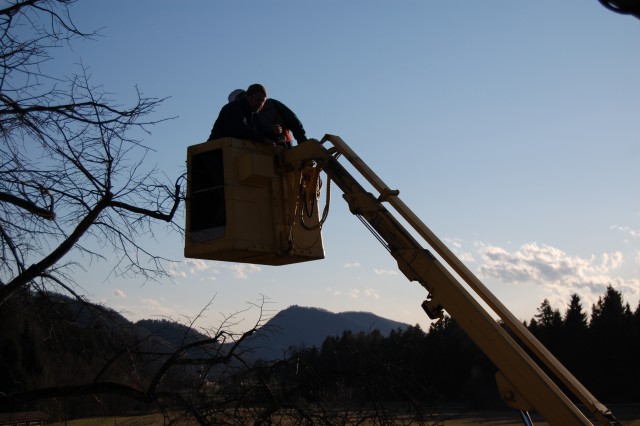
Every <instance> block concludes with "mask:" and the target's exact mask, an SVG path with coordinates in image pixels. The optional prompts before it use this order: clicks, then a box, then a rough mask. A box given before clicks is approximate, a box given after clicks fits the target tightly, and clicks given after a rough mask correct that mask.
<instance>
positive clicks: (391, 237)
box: [281, 135, 620, 426]
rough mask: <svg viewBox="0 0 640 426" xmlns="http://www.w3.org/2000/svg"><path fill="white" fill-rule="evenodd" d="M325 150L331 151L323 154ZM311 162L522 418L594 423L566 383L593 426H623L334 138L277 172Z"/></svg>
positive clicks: (284, 159) (304, 150)
mask: <svg viewBox="0 0 640 426" xmlns="http://www.w3.org/2000/svg"><path fill="white" fill-rule="evenodd" d="M325 144H327V145H329V144H331V145H332V147H330V148H326V147H325ZM334 154H341V155H343V156H344V157H346V158H347V160H348V161H349V162H350V163H351V164H352V165H353V167H355V169H356V170H357V171H358V172H359V173H360V174H361V175H362V176H363V177H364V178H365V179H366V180H367V181H368V182H369V184H370V185H371V186H373V188H375V190H376V191H377V192H378V195H377V196H376V195H374V194H372V193H370V192H367V191H366V190H365V189H364V188H363V186H362V185H361V184H360V183H359V182H358V181H357V180H356V179H354V177H353V176H352V175H351V174H350V173H349V172H348V171H347V170H346V169H345V167H343V166H342V164H340V162H338V160H337V158H336V156H335V155H334ZM310 160H313V161H315V162H316V164H317V166H318V167H319V168H321V169H322V170H323V171H324V172H325V173H326V174H327V176H328V177H329V178H330V179H331V180H333V181H334V182H335V184H336V185H338V187H339V188H340V189H341V190H342V191H343V193H344V195H343V197H344V199H345V200H346V202H347V203H348V205H349V208H350V210H351V212H352V213H353V214H354V215H356V216H358V217H360V218H361V220H363V221H364V222H366V224H368V226H369V227H370V228H371V229H372V230H374V231H375V232H376V233H377V237H378V239H379V240H380V241H381V242H382V243H383V244H384V245H385V247H386V248H387V250H388V251H389V252H390V253H391V255H392V256H393V257H394V258H395V259H396V261H397V262H398V266H399V268H400V270H401V271H402V273H403V274H404V275H405V276H406V277H407V278H408V279H409V280H411V281H417V282H419V283H420V284H421V285H422V286H423V287H424V288H425V289H426V290H427V292H428V297H427V300H426V301H425V302H424V303H423V308H424V309H425V311H426V312H427V314H428V315H429V316H430V317H431V318H432V319H436V318H441V317H442V316H443V314H444V311H445V310H446V312H447V313H448V314H449V315H450V316H451V317H452V318H453V319H454V320H455V321H456V322H457V323H458V324H459V325H460V327H462V329H463V330H464V331H465V332H466V333H467V335H468V336H469V337H470V338H471V339H472V340H473V341H474V342H475V343H476V344H477V345H478V347H479V348H480V349H481V350H482V351H483V352H484V353H485V354H486V355H487V357H488V358H489V359H490V360H491V361H492V362H493V363H494V364H495V365H496V367H497V368H498V370H499V371H498V373H497V377H496V379H497V383H498V388H499V391H500V394H501V396H502V398H503V399H504V400H505V401H506V403H507V404H508V405H510V406H512V407H514V408H517V409H519V410H521V411H522V412H526V411H529V410H535V411H536V412H538V413H539V414H540V415H542V416H543V417H544V418H545V419H546V420H547V421H548V422H549V423H550V424H552V425H562V426H568V425H592V424H593V423H592V422H591V420H590V419H589V418H588V417H587V415H586V414H585V413H583V412H582V411H581V410H580V409H578V407H577V406H576V405H575V404H574V403H573V402H572V401H571V399H570V397H569V396H567V395H566V394H565V393H564V392H563V391H562V390H561V389H560V387H559V385H558V384H557V383H556V382H555V381H554V380H557V381H559V383H561V384H562V385H564V387H566V388H567V389H568V390H569V392H570V393H571V394H572V395H573V396H574V397H576V398H577V399H578V400H579V401H580V402H581V403H582V404H584V406H585V407H586V409H587V410H588V412H589V414H590V415H591V416H593V418H594V419H595V421H596V422H597V424H602V425H620V423H619V422H618V421H617V420H616V419H615V417H614V416H613V414H612V413H611V412H610V411H609V410H608V409H607V407H605V406H604V405H603V404H602V403H600V402H599V401H598V400H597V399H596V398H595V397H594V396H593V395H591V393H589V391H588V390H587V389H586V388H585V387H584V386H583V385H582V384H581V383H580V382H579V381H578V380H577V379H576V378H575V377H574V376H573V375H572V374H571V373H570V372H569V371H568V370H567V369H566V368H565V367H564V366H563V365H562V364H561V363H560V362H559V361H558V360H557V359H556V358H555V357H554V356H553V355H552V354H551V353H550V352H549V351H548V350H547V349H546V348H545V347H544V346H543V345H542V344H541V343H540V342H539V341H538V340H537V339H536V338H535V337H534V336H533V335H532V334H531V333H530V332H529V330H528V329H527V328H526V327H525V326H524V325H523V324H522V323H521V322H520V321H518V320H517V318H515V316H514V315H513V314H512V313H511V312H509V310H508V309H507V308H506V307H505V306H504V305H503V304H502V303H501V302H500V301H499V300H498V299H497V298H496V297H495V296H494V295H493V294H492V293H491V292H490V291H489V289H488V288H487V287H485V286H484V285H483V284H482V283H481V282H480V280H479V279H478V278H477V277H475V276H474V275H473V273H472V272H471V271H470V270H469V269H468V268H467V267H466V266H464V264H463V263H462V262H461V261H460V260H459V259H458V258H457V257H456V256H455V255H454V254H453V253H452V252H451V251H450V250H449V249H448V248H447V247H446V246H445V245H444V244H443V243H442V241H440V240H439V239H438V238H437V237H436V236H435V235H434V234H433V232H431V230H429V228H428V227H427V226H426V225H425V224H424V223H422V221H421V220H420V219H419V218H418V217H417V216H416V215H415V214H413V212H411V210H410V209H409V208H408V207H407V206H406V205H405V204H404V203H403V202H402V201H401V200H400V198H399V197H398V194H399V192H398V191H396V190H391V189H390V188H389V187H388V186H387V185H386V184H385V183H384V182H383V181H382V180H381V179H380V178H379V177H378V176H376V174H375V173H373V171H372V170H371V169H369V167H367V165H366V164H365V163H364V162H363V161H362V160H361V159H360V158H359V157H358V156H357V155H356V154H355V152H353V151H352V150H351V149H350V148H349V146H347V144H346V143H345V142H344V141H343V140H342V139H341V138H339V137H337V136H333V135H326V136H325V137H324V138H323V139H322V141H320V142H318V141H307V142H303V143H302V144H300V145H298V146H297V147H295V148H293V149H290V150H286V151H283V152H282V156H281V166H282V167H283V168H285V169H287V168H289V169H291V168H294V169H295V168H301V167H303V166H304V165H305V164H307V163H308V161H310ZM385 205H390V206H391V207H393V209H394V210H395V211H396V213H397V214H399V215H400V216H401V217H402V218H403V219H404V221H405V222H406V223H408V224H409V226H410V227H411V228H413V230H414V231H416V232H417V233H418V235H420V236H421V237H422V238H424V240H425V242H426V243H427V244H428V246H430V247H431V248H432V249H433V250H434V251H435V252H436V253H437V254H438V255H439V256H440V257H441V258H442V259H443V260H444V261H445V262H446V263H447V264H448V266H449V267H450V268H451V270H453V271H454V272H455V273H456V274H457V275H458V276H459V277H460V278H461V279H462V280H463V281H464V282H466V284H467V285H468V287H469V288H470V289H471V290H472V291H473V292H475V294H476V295H477V296H479V297H480V299H481V300H482V301H484V302H485V303H486V304H487V305H488V306H489V307H490V308H491V309H492V310H493V311H494V312H495V314H497V315H498V317H499V318H500V320H502V321H503V322H504V326H505V327H506V328H508V329H509V330H510V331H511V332H512V333H513V334H514V335H515V336H517V338H518V339H520V340H521V341H522V342H523V344H524V345H525V346H526V347H527V348H528V349H529V350H530V351H531V352H532V353H533V354H534V355H535V357H536V358H537V359H538V360H539V362H540V363H541V364H542V365H543V366H544V367H545V368H546V369H547V370H548V371H549V372H550V373H551V374H552V375H553V376H554V377H555V379H554V380H552V379H551V378H550V377H549V376H548V375H547V374H545V372H544V371H543V370H542V368H541V366H540V365H538V363H536V362H535V361H534V360H533V359H532V358H531V357H530V356H529V355H528V354H527V352H526V351H525V349H524V347H522V346H521V345H520V344H519V343H518V341H517V340H516V338H514V337H513V336H512V335H510V334H509V333H508V332H507V330H505V328H504V327H503V326H502V325H501V324H499V323H498V322H497V321H496V320H494V319H493V317H492V315H491V314H490V313H489V312H488V311H487V310H486V309H485V308H484V307H483V306H482V305H481V304H480V302H479V301H478V300H476V298H475V297H474V296H472V294H471V293H470V292H469V291H468V290H467V288H466V287H465V286H463V284H462V283H461V282H460V281H459V279H458V278H457V277H456V276H455V275H454V274H453V273H452V272H450V270H449V269H447V268H446V267H445V266H444V265H443V264H442V263H441V262H440V261H439V260H438V259H437V258H436V257H435V256H434V255H433V254H432V253H431V252H430V251H429V250H427V249H425V248H424V247H423V246H422V245H421V244H420V243H419V242H418V241H417V240H416V239H415V238H414V237H413V236H412V234H411V233H410V232H409V231H408V230H407V229H406V228H405V227H404V226H403V225H402V224H401V223H400V222H399V220H398V219H397V218H396V217H395V216H394V215H393V214H392V213H391V212H390V211H389V210H388V209H387V208H386V207H385Z"/></svg>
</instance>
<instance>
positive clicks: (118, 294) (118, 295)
mask: <svg viewBox="0 0 640 426" xmlns="http://www.w3.org/2000/svg"><path fill="white" fill-rule="evenodd" d="M113 294H114V295H115V296H116V297H122V298H126V297H127V293H125V292H124V291H122V290H120V289H119V288H117V289H115V290H114V291H113Z"/></svg>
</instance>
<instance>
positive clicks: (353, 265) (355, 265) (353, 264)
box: [344, 260, 360, 268]
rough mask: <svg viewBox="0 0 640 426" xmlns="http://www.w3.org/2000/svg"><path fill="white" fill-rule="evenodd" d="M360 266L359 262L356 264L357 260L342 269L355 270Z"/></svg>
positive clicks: (346, 264)
mask: <svg viewBox="0 0 640 426" xmlns="http://www.w3.org/2000/svg"><path fill="white" fill-rule="evenodd" d="M359 266H360V262H358V261H357V260H356V261H355V262H350V263H345V264H344V267H345V268H357V267H359Z"/></svg>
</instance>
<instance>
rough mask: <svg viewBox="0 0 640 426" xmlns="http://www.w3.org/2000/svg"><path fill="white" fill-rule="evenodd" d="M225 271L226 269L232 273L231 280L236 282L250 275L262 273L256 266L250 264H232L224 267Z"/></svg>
mask: <svg viewBox="0 0 640 426" xmlns="http://www.w3.org/2000/svg"><path fill="white" fill-rule="evenodd" d="M224 268H225V269H228V270H230V271H232V272H233V278H235V279H238V280H244V279H246V278H247V277H248V276H249V275H250V274H256V273H258V272H260V271H262V268H260V267H259V266H258V265H254V264H250V263H233V264H229V265H225V266H224Z"/></svg>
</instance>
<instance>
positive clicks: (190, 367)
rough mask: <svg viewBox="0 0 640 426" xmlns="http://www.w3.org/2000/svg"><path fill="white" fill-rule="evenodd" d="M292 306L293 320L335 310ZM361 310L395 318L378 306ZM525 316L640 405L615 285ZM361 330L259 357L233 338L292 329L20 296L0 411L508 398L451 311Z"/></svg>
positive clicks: (600, 392) (6, 321) (593, 377)
mask: <svg viewBox="0 0 640 426" xmlns="http://www.w3.org/2000/svg"><path fill="white" fill-rule="evenodd" d="M286 311H287V312H288V313H289V314H288V315H287V316H289V317H290V318H291V319H294V318H295V320H296V321H305V318H306V320H308V321H312V319H313V318H316V319H317V316H318V315H320V316H321V317H323V318H324V317H325V316H326V315H329V314H330V313H328V312H326V311H322V310H318V309H312V308H300V307H292V308H290V309H289V310H286ZM292 312H295V315H293V314H292ZM303 314H305V315H307V316H306V317H305V316H304V315H303ZM301 315H302V316H301ZM334 315H336V314H331V315H329V317H331V318H334V319H336V318H339V317H340V316H334ZM347 316H349V315H347ZM351 317H353V315H352V316H351ZM356 317H358V318H361V319H362V318H367V319H368V320H371V319H372V318H373V319H376V321H380V323H381V324H385V326H389V324H394V323H393V322H386V320H384V319H381V318H379V317H375V316H374V315H372V314H366V313H362V314H358V315H356ZM275 318H278V316H277V315H276V317H275ZM351 319H353V318H351ZM276 323H278V322H276ZM347 323H348V322H347ZM267 324H268V322H267ZM278 324H281V325H282V322H279V323H278ZM271 325H273V324H271ZM309 325H311V324H310V323H309ZM525 325H527V327H528V328H529V329H530V330H531V331H532V332H533V333H534V334H535V335H537V336H538V337H539V338H540V339H541V341H542V342H543V343H544V344H545V345H546V346H547V347H548V348H549V349H550V350H551V351H552V352H553V353H554V354H556V356H557V357H558V358H559V359H560V360H561V361H562V362H563V363H565V365H566V366H567V367H568V368H569V370H571V371H572V372H573V373H574V374H575V375H576V376H577V378H578V379H579V380H581V381H582V382H583V383H584V384H585V385H586V386H587V388H588V389H589V390H590V391H591V392H592V393H593V394H594V395H595V396H596V397H597V398H598V399H600V400H601V401H604V402H607V403H611V402H624V403H629V402H636V403H637V402H640V388H639V387H638V386H637V383H640V365H639V364H638V362H637V359H640V339H639V336H640V306H639V307H638V308H636V309H635V310H632V309H631V307H630V306H629V305H628V304H626V303H625V302H624V301H623V300H622V296H621V294H620V293H619V292H617V291H616V290H615V289H613V288H612V287H608V288H607V290H606V292H605V293H604V294H603V295H602V296H601V297H600V298H599V300H598V301H597V303H596V304H594V305H593V306H592V307H591V312H590V313H587V311H586V310H585V308H584V307H583V306H582V302H581V300H580V297H579V296H578V295H575V294H574V295H573V296H572V297H571V299H570V300H569V301H568V303H567V308H566V309H565V311H564V312H561V311H560V310H559V309H557V308H554V307H552V306H551V305H550V304H549V302H548V301H547V300H544V301H543V302H542V303H541V304H540V306H539V307H538V310H537V314H536V315H535V316H534V318H531V319H530V321H528V322H527V323H526V324H525ZM333 326H335V324H333ZM360 327H361V328H360V329H359V330H358V329H356V330H355V331H354V330H350V329H348V327H347V328H345V329H344V330H343V331H341V332H340V333H335V332H334V331H331V332H327V336H326V337H325V338H324V340H323V341H322V343H321V344H318V345H308V346H305V345H301V346H298V347H296V348H290V350H289V351H286V356H285V357H280V358H279V359H278V360H275V361H270V360H268V359H266V360H265V359H262V360H258V361H255V360H256V359H257V358H259V357H256V356H255V351H254V353H253V354H251V352H252V350H251V349H248V352H247V350H246V348H245V349H243V350H242V351H240V350H239V349H238V347H235V346H234V342H240V343H241V342H242V341H243V340H245V343H246V342H247V341H248V342H249V343H248V344H247V347H251V346H252V343H251V341H250V339H249V338H250V337H252V336H255V335H258V336H261V337H260V339H259V342H261V343H260V344H261V345H262V346H264V345H268V344H269V339H268V337H269V336H270V335H271V336H272V337H274V336H277V339H282V338H283V337H284V336H282V335H281V334H278V333H276V334H275V335H274V334H269V333H265V331H266V330H269V329H270V328H269V327H266V328H265V329H260V328H256V329H254V330H249V332H248V333H246V335H243V336H231V335H230V334H226V332H224V331H220V332H219V333H218V334H216V335H209V334H203V333H200V332H199V331H197V330H194V329H192V328H189V327H186V326H184V325H180V324H176V323H173V322H171V321H167V320H145V321H140V322H138V323H136V324H132V323H131V322H129V321H127V320H126V319H125V318H123V317H122V316H121V315H119V314H117V313H116V312H113V311H111V310H109V309H107V308H104V307H100V306H96V305H92V304H88V303H86V302H80V301H77V300H74V299H69V298H66V297H61V296H51V295H47V296H45V295H43V294H30V293H24V292H23V293H21V294H18V295H15V296H14V297H12V298H10V299H9V300H8V302H7V303H5V304H4V305H3V308H2V310H0V330H2V333H1V335H0V412H2V411H15V410H17V411H22V410H32V409H39V410H43V411H45V412H47V413H49V414H50V415H52V416H53V418H61V417H62V416H63V414H64V415H65V416H70V417H78V416H85V415H92V414H95V413H97V412H100V413H102V414H108V413H111V414H113V413H121V412H127V413H131V412H145V411H149V410H154V409H156V408H157V407H158V406H160V407H164V408H165V409H167V408H172V409H173V410H178V411H176V412H187V413H191V414H189V415H198V416H204V417H203V418H208V419H212V418H213V419H215V418H217V417H216V416H221V415H226V413H227V411H228V408H230V407H231V406H238V404H239V405H240V406H245V407H254V408H255V407H262V406H263V405H264V404H265V403H267V402H269V401H270V402H269V404H275V405H270V407H271V408H270V410H276V411H278V410H281V409H284V407H291V406H295V407H298V408H297V409H299V410H302V409H303V407H300V406H299V404H301V403H302V402H301V401H305V402H304V404H303V405H304V406H305V407H306V408H304V409H305V410H312V411H314V412H315V411H316V410H321V411H322V407H323V406H325V405H327V406H334V405H335V404H347V406H348V407H353V406H357V407H361V406H366V407H369V408H370V407H372V405H371V404H374V405H373V406H376V404H383V402H385V403H388V402H390V401H396V402H398V403H399V402H401V403H403V404H407V407H408V408H407V410H409V411H412V412H415V413H418V414H419V415H422V414H420V413H423V412H425V410H426V411H429V410H432V409H433V407H435V406H438V405H440V404H443V403H447V404H450V403H457V404H464V405H465V406H468V407H475V408H487V407H503V406H504V405H503V402H502V401H501V400H500V399H499V398H498V395H497V391H496V387H495V381H494V372H495V368H494V367H493V366H492V364H491V363H490V362H489V361H488V360H487V358H486V357H485V356H484V354H482V353H481V352H480V351H479V350H478V349H477V348H476V346H475V345H474V344H473V343H472V342H471V341H470V339H469V338H467V336H466V335H465V334H464V332H463V331H462V330H461V329H460V328H459V327H458V326H457V325H456V323H455V321H454V320H452V319H451V318H448V317H447V318H445V320H444V321H443V322H441V323H439V324H437V325H434V326H432V327H431V328H430V329H429V330H428V331H425V330H422V329H421V328H420V327H419V326H417V325H416V326H404V327H397V328H395V329H387V330H386V332H385V333H381V332H380V331H379V330H377V329H369V328H366V329H363V327H362V325H361V326H360ZM313 328H319V324H317V323H316V324H314V326H313V327H309V329H313ZM272 331H273V330H272ZM285 331H286V327H284V328H281V329H280V333H283V332H285ZM317 331H318V330H316V332H317ZM274 339H275V337H274ZM277 339H276V340H277ZM276 343H277V345H280V344H282V340H278V341H277V342H276ZM277 345H276V346H277ZM254 349H255V348H254ZM93 395H100V398H98V399H96V398H93V397H92V396H93ZM185 395H189V398H187V399H185V398H186V396H185ZM87 397H88V398H87ZM224 401H227V402H224ZM231 401H233V402H231ZM214 402H215V409H213V408H212V406H211V404H214ZM96 404H97V405H96ZM228 404H232V405H231V406H230V405H228ZM359 409H361V408H359ZM180 410H182V411H180ZM194 413H195V414H194ZM245 414H246V415H247V416H248V415H249V413H248V412H245ZM418 414H416V415H418ZM252 415H258V414H256V413H253V414H252ZM245 420H246V418H243V419H238V422H239V423H238V424H242V422H243V421H245ZM215 422H216V421H214V422H213V423H215Z"/></svg>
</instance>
